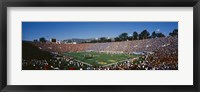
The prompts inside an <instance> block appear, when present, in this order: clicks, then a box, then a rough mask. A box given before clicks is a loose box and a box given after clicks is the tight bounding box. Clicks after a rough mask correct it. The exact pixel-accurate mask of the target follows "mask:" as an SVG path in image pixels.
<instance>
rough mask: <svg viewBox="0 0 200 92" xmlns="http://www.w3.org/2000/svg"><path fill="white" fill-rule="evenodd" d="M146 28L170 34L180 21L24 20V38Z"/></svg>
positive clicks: (62, 37)
mask: <svg viewBox="0 0 200 92" xmlns="http://www.w3.org/2000/svg"><path fill="white" fill-rule="evenodd" d="M145 29H146V30H147V31H148V32H149V33H150V34H152V32H153V31H159V32H162V33H163V34H165V35H166V36H168V35H169V33H170V32H172V31H173V30H174V29H178V22H22V40H27V41H33V40H34V39H37V40H38V39H39V38H41V37H45V38H46V39H47V40H48V39H50V38H56V39H57V40H65V39H71V38H80V39H87V38H99V37H117V36H119V35H120V34H121V33H124V32H126V33H128V34H129V36H130V35H132V34H133V32H134V31H136V32H138V33H141V32H142V31H143V30H145Z"/></svg>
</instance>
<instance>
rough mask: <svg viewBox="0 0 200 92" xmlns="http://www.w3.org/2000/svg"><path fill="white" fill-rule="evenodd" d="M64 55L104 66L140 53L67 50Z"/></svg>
mask: <svg viewBox="0 0 200 92" xmlns="http://www.w3.org/2000/svg"><path fill="white" fill-rule="evenodd" d="M64 55H66V56H70V57H73V58H74V59H76V60H78V61H81V62H85V63H88V64H90V65H93V66H104V65H108V64H112V63H117V62H121V61H124V60H127V59H132V58H135V57H138V55H134V54H108V53H99V52H66V53H64Z"/></svg>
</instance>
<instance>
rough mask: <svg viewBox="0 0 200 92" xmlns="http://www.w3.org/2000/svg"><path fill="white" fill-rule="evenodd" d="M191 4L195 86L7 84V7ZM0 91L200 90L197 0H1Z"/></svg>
mask: <svg viewBox="0 0 200 92" xmlns="http://www.w3.org/2000/svg"><path fill="white" fill-rule="evenodd" d="M69 6H70V7H193V8H194V9H193V23H194V24H193V28H194V32H193V33H194V34H193V39H194V40H193V43H194V46H193V47H194V48H193V55H194V56H193V62H194V63H193V64H194V65H193V66H194V68H193V74H194V75H193V76H194V78H193V84H194V85H184V86H181V85H141V86H139V85H133V86H131V85H123V86H122V85H119V86H114V85H109V86H106V85H88V86H83V85H77V86H72V85H67V86H61V85H52V86H47V85H42V86H39V85H37V86H36V85H20V86H19V85H7V7H69ZM0 16H1V17H0V75H1V76H0V90H1V91H2V92H26V91H28V92H32V91H33V92H35V91H56V92H57V91H72V92H82V91H97V92H104V91H113V92H122V91H125V92H199V91H200V90H199V89H200V85H199V83H200V82H199V80H200V79H199V77H200V75H199V74H200V73H199V71H200V70H199V69H200V68H199V56H198V55H199V54H198V53H199V49H198V46H199V36H198V35H200V32H198V31H200V27H199V26H200V18H199V16H200V0H2V1H0Z"/></svg>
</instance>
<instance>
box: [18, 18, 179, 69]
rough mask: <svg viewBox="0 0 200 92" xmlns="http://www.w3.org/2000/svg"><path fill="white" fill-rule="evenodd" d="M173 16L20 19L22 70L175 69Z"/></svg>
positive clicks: (176, 48) (176, 50)
mask: <svg viewBox="0 0 200 92" xmlns="http://www.w3.org/2000/svg"><path fill="white" fill-rule="evenodd" d="M178 64H179V63H178V21H167V22H163V21H161V22H160V21H155V22H154V21H142V22H140V21H133V22H132V21H131V22H130V21H128V22H127V21H114V22H113V21H103V22H102V21H97V22H93V21H92V22H88V21H81V22H76V21H66V22H59V21H58V22H54V21H38V22H35V21H22V66H21V67H22V70H106V71H108V70H178Z"/></svg>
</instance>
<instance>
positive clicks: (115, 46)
mask: <svg viewBox="0 0 200 92" xmlns="http://www.w3.org/2000/svg"><path fill="white" fill-rule="evenodd" d="M32 44H33V45H35V46H37V47H38V48H40V49H41V50H44V51H49V52H58V53H64V52H81V51H96V52H112V53H113V54H114V53H115V52H122V53H128V54H133V52H146V53H145V54H143V55H141V56H140V57H138V58H137V59H135V58H134V59H131V60H125V61H123V62H117V63H113V64H111V65H107V66H93V65H90V64H87V63H84V62H79V61H77V60H74V59H73V57H66V56H62V57H61V58H60V59H51V60H35V59H32V60H23V61H22V64H23V69H39V70H51V69H53V70H66V69H67V70H177V69H178V37H177V36H168V37H162V38H154V39H144V40H134V41H123V42H106V43H81V44H57V43H50V42H46V43H41V42H32Z"/></svg>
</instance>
